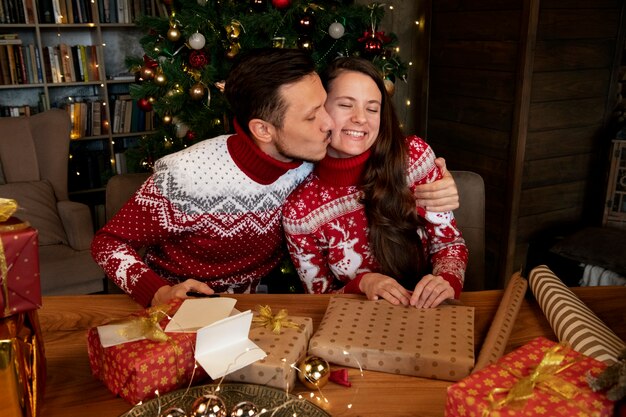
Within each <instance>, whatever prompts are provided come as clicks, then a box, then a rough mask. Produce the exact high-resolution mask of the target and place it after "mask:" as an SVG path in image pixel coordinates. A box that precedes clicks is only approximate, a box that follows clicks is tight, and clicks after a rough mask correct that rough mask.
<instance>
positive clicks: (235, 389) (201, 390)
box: [120, 384, 331, 417]
mask: <svg viewBox="0 0 626 417" xmlns="http://www.w3.org/2000/svg"><path fill="white" fill-rule="evenodd" d="M217 387H218V385H217V384H208V385H200V386H197V387H191V388H189V390H186V389H181V390H178V391H174V392H170V393H168V394H165V395H161V396H160V398H155V399H152V400H149V401H147V402H145V403H143V404H140V405H138V406H135V407H133V408H132V409H131V410H130V411H128V412H126V413H124V414H122V415H121V416H120V417H159V414H160V413H162V412H164V411H165V410H167V409H168V408H170V407H178V408H181V409H182V410H184V411H185V412H187V413H189V412H190V409H191V405H192V404H193V402H194V401H195V400H196V398H198V397H201V396H202V395H204V394H215V395H218V396H219V397H220V398H221V399H222V400H223V401H224V403H225V404H226V410H227V412H228V415H230V410H231V409H232V408H233V407H234V406H235V405H236V404H238V403H240V402H242V401H251V402H252V403H254V404H255V405H256V406H257V408H258V409H259V410H261V409H266V410H269V411H268V412H266V413H263V414H257V415H259V416H268V417H269V416H272V417H294V416H301V417H331V416H330V414H328V413H327V412H326V411H324V410H322V409H321V408H319V407H318V406H316V405H314V404H312V403H310V402H308V401H307V400H304V399H298V397H296V396H295V395H292V394H287V393H286V392H285V391H284V390H280V389H277V388H271V387H266V386H263V385H255V384H221V385H219V391H217V392H216V389H217Z"/></svg>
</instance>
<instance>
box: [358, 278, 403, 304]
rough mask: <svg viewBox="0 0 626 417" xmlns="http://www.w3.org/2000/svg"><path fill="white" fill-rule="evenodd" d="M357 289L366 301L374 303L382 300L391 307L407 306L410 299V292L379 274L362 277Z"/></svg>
mask: <svg viewBox="0 0 626 417" xmlns="http://www.w3.org/2000/svg"><path fill="white" fill-rule="evenodd" d="M359 288H360V290H361V292H363V294H365V295H366V296H367V299H368V300H372V301H376V300H379V299H381V298H382V299H384V300H387V301H389V302H390V303H391V304H393V305H400V304H402V305H404V306H408V305H409V301H410V299H411V292H410V291H408V290H407V289H406V288H404V287H403V286H402V285H400V283H399V282H398V281H396V280H395V279H394V278H392V277H390V276H387V275H383V274H379V273H377V272H368V273H366V274H364V275H363V277H362V278H361V282H359Z"/></svg>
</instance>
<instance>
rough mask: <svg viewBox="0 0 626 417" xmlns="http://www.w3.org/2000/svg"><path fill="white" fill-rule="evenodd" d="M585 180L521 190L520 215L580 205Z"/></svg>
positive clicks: (585, 184) (585, 185) (586, 184)
mask: <svg viewBox="0 0 626 417" xmlns="http://www.w3.org/2000/svg"><path fill="white" fill-rule="evenodd" d="M588 185H589V184H588V182H587V181H575V182H569V183H564V184H556V185H548V186H546V187H536V188H530V189H526V190H524V191H522V199H521V201H522V203H521V205H520V211H519V213H520V217H526V216H531V215H537V214H541V213H547V212H550V211H554V210H563V209H568V208H570V207H576V206H582V205H583V201H584V195H585V191H586V189H587V187H588Z"/></svg>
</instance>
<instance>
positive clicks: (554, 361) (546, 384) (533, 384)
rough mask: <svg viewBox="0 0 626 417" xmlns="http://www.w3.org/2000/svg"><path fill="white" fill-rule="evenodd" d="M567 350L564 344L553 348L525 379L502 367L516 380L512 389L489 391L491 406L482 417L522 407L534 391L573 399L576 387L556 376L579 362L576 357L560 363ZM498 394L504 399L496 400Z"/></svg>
mask: <svg viewBox="0 0 626 417" xmlns="http://www.w3.org/2000/svg"><path fill="white" fill-rule="evenodd" d="M568 351H569V348H568V347H567V345H566V344H564V343H559V344H557V345H555V346H553V347H552V348H550V349H549V350H548V351H547V352H546V354H545V355H544V356H543V358H542V359H541V361H540V362H539V365H537V367H536V368H535V369H534V370H533V371H532V372H531V373H530V374H529V375H528V376H525V377H524V376H522V375H521V374H520V373H519V372H517V371H515V370H513V369H509V368H505V369H506V370H507V371H508V372H510V373H511V374H513V375H514V376H515V377H517V378H519V380H518V381H517V382H516V383H515V384H514V385H513V386H512V387H511V388H494V389H493V390H491V392H490V393H489V397H488V398H489V402H490V407H489V408H487V409H485V410H484V411H483V417H486V416H488V415H489V414H491V412H492V411H495V410H497V409H499V408H502V407H505V406H508V405H511V406H513V407H523V406H524V405H525V403H526V401H527V400H528V399H530V398H531V397H532V396H533V394H534V390H535V389H540V390H543V391H547V392H551V393H555V394H557V395H560V396H561V397H562V398H564V399H570V398H573V397H574V395H576V392H577V390H578V388H577V387H576V386H575V385H574V384H572V383H570V382H568V381H565V380H564V379H562V378H559V377H558V376H557V374H558V373H560V372H562V371H564V370H565V369H567V368H569V367H570V366H572V365H574V364H575V363H576V362H578V361H579V360H580V358H578V359H574V360H573V361H571V362H568V363H566V364H563V361H564V360H565V356H566V355H567V352H568ZM500 394H506V396H505V397H504V398H502V399H499V400H498V399H497V398H496V397H497V396H499V395H500Z"/></svg>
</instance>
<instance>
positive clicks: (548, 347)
mask: <svg viewBox="0 0 626 417" xmlns="http://www.w3.org/2000/svg"><path fill="white" fill-rule="evenodd" d="M604 368H606V365H605V364H604V363H602V362H599V361H597V360H595V359H592V358H589V357H586V356H584V355H581V354H579V353H578V352H576V351H574V350H572V349H570V348H568V347H566V346H563V345H557V344H556V343H554V342H552V341H550V340H548V339H545V338H543V337H539V338H537V339H534V340H533V341H531V342H530V343H528V344H526V345H524V346H522V347H521V348H519V349H517V350H515V351H513V352H511V353H509V354H507V355H505V356H503V357H502V358H500V360H499V361H498V362H497V363H495V364H493V365H490V366H488V367H486V368H484V369H482V370H480V371H478V372H476V373H474V374H472V375H470V376H468V377H466V378H464V379H462V380H461V381H459V382H457V383H456V384H454V385H451V386H450V387H448V398H447V401H446V411H445V415H446V416H447V417H453V416H477V417H481V416H501V417H504V416H546V417H554V416H563V417H572V416H581V417H582V416H589V417H603V416H607V417H610V416H612V415H613V402H612V401H610V400H609V399H607V398H606V396H605V395H604V394H603V393H601V392H593V391H592V390H591V388H590V387H589V385H588V383H587V376H588V375H592V376H597V375H598V374H600V373H601V372H602V371H603V370H604Z"/></svg>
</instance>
